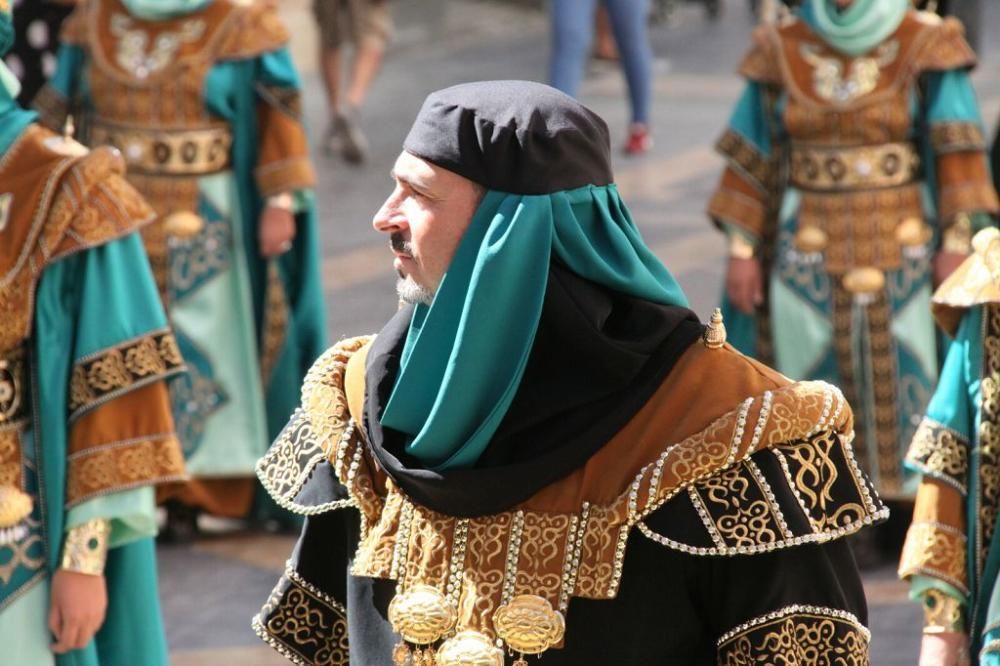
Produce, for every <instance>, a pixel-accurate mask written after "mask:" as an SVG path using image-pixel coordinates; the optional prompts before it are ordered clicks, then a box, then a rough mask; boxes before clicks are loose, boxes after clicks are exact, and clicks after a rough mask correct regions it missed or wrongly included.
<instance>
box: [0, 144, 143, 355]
mask: <svg viewBox="0 0 1000 666" xmlns="http://www.w3.org/2000/svg"><path fill="white" fill-rule="evenodd" d="M59 141H60V139H59V137H57V136H56V135H54V134H53V133H52V132H49V131H48V130H45V129H43V128H41V127H39V126H37V125H32V126H30V127H29V128H28V129H27V130H26V131H25V133H24V134H23V135H22V136H21V138H20V139H18V140H17V142H16V143H15V144H14V145H13V146H12V147H11V148H10V150H8V151H7V153H6V155H4V157H3V159H2V160H0V184H2V185H0V197H4V198H7V199H9V202H8V205H9V211H10V212H9V217H8V218H6V222H5V224H4V225H3V226H2V227H0V352H2V351H4V350H10V349H13V348H14V347H16V346H17V345H19V344H20V343H21V342H22V341H23V340H24V339H25V338H27V337H28V335H29V334H30V332H31V320H32V316H31V313H32V305H33V303H32V301H33V298H34V292H35V286H36V284H37V282H38V279H39V276H40V275H41V272H42V270H43V269H44V268H45V266H46V265H47V264H49V263H50V262H53V261H55V260H57V259H61V258H62V257H65V256H67V255H69V254H72V253H73V252H77V251H80V250H84V249H87V248H89V247H94V246H97V245H101V244H103V243H107V242H109V241H111V240H114V239H116V238H120V237H122V236H125V235H126V234H128V233H131V232H132V231H135V230H136V229H137V228H138V227H140V226H141V225H142V224H144V223H146V222H149V221H151V220H152V211H151V210H150V208H149V207H148V206H147V205H146V203H145V202H144V201H143V199H142V197H140V196H139V194H138V193H137V192H136V191H135V190H134V189H133V188H132V187H131V186H130V185H129V184H128V183H126V182H125V180H124V178H123V174H124V172H125V164H124V162H123V161H122V158H121V155H119V154H118V153H117V152H116V151H113V150H110V149H106V148H102V149H98V150H94V151H92V152H90V153H89V154H86V155H67V154H64V153H62V152H59V151H58V150H56V149H55V148H54V147H53V146H55V145H57V142H59ZM40 174H41V175H40Z"/></svg>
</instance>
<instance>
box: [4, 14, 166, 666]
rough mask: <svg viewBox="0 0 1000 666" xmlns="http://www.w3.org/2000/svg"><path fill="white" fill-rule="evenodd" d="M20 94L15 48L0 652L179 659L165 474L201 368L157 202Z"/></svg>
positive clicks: (38, 663) (47, 658)
mask: <svg viewBox="0 0 1000 666" xmlns="http://www.w3.org/2000/svg"><path fill="white" fill-rule="evenodd" d="M7 2H8V0H0V55H3V54H4V53H6V52H7V50H8V48H9V47H10V45H11V42H12V39H13V36H14V31H13V26H12V23H11V15H10V6H9V5H8V4H7ZM22 6H23V5H22ZM18 88H19V85H18V82H17V79H16V78H15V77H14V76H13V75H12V74H11V72H10V70H8V69H7V68H6V66H5V65H4V64H3V61H2V60H0V275H3V279H2V280H0V646H2V647H0V650H2V651H0V662H3V663H4V664H11V665H12V666H13V665H15V664H16V665H17V666H49V665H53V664H60V665H62V666H125V665H126V664H128V665H131V664H143V665H144V666H166V664H167V646H166V640H165V637H164V631H163V625H162V621H161V617H160V607H159V601H158V596H157V585H156V556H155V550H154V546H153V537H154V535H155V534H156V504H155V492H154V489H153V486H154V484H157V483H162V482H166V481H176V480H178V479H181V478H183V476H184V462H183V461H184V458H183V454H182V453H181V447H180V442H179V441H178V440H177V437H176V435H175V434H174V426H173V422H172V417H171V410H170V398H169V394H168V392H167V386H166V382H167V380H169V379H170V378H171V377H176V376H177V375H178V373H180V372H181V371H182V369H183V366H182V362H181V356H180V354H179V352H178V349H177V343H176V341H175V339H174V337H173V335H172V334H171V332H170V329H169V328H168V326H167V320H166V316H165V315H164V312H163V307H162V306H161V304H160V299H159V297H158V295H157V293H156V284H155V283H154V281H153V276H152V274H151V273H150V270H149V262H148V261H147V260H146V256H145V252H144V250H143V247H142V240H141V239H140V238H139V234H138V233H137V230H138V229H140V228H141V227H144V226H145V225H148V224H149V223H150V222H152V220H153V218H154V214H153V211H152V210H151V209H150V208H149V206H148V205H147V204H146V203H145V202H144V201H143V200H142V197H140V196H139V194H138V193H137V192H136V191H135V190H134V189H133V188H132V187H131V186H130V185H129V184H128V183H127V182H125V179H124V178H123V176H122V174H123V173H124V171H125V164H124V162H123V160H122V158H121V156H120V155H118V154H117V153H115V152H114V151H112V150H110V149H107V148H98V149H96V150H94V151H92V152H88V151H87V150H86V149H85V148H84V147H83V146H81V145H80V144H79V143H76V142H75V141H74V140H73V139H72V138H70V137H68V136H67V137H60V136H58V135H56V134H53V133H52V132H49V131H48V130H46V129H44V128H42V127H41V126H39V125H37V124H36V123H35V122H34V121H35V114H34V113H31V112H29V111H26V110H24V108H23V107H21V106H20V105H19V104H18V103H17V102H16V99H15V98H16V97H17V94H18V92H19V90H18Z"/></svg>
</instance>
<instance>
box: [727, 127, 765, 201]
mask: <svg viewBox="0 0 1000 666" xmlns="http://www.w3.org/2000/svg"><path fill="white" fill-rule="evenodd" d="M715 149H716V150H717V151H718V152H719V154H721V155H722V156H723V157H725V158H726V160H727V161H728V162H729V164H730V166H732V167H733V168H734V169H736V170H737V172H739V173H740V174H741V175H743V176H744V177H745V178H746V179H747V180H748V181H749V182H751V183H753V184H754V185H755V186H756V187H757V188H758V189H759V190H760V191H761V192H763V193H767V192H770V190H771V188H773V187H774V185H775V176H776V175H775V165H774V161H773V160H771V159H770V158H769V157H768V156H767V155H765V154H764V153H763V152H761V151H760V149H758V148H757V147H756V146H754V145H753V144H752V143H750V141H749V140H747V139H746V138H745V137H743V136H742V135H740V134H739V133H738V132H735V131H733V130H731V129H727V130H726V131H725V132H724V133H723V135H722V136H721V137H720V138H719V140H718V142H717V143H716V144H715Z"/></svg>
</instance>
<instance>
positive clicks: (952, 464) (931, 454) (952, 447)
mask: <svg viewBox="0 0 1000 666" xmlns="http://www.w3.org/2000/svg"><path fill="white" fill-rule="evenodd" d="M906 462H908V463H909V464H911V465H913V466H914V467H916V468H918V469H919V470H920V472H921V473H922V474H925V475H927V476H930V477H933V478H935V479H938V480H939V481H944V482H945V483H947V484H949V485H950V486H952V487H954V488H956V489H957V490H958V491H959V492H960V493H962V494H963V495H965V494H966V492H967V489H966V482H965V480H966V477H967V475H968V473H969V441H968V440H967V439H966V438H965V437H963V436H962V435H960V434H959V433H958V432H956V431H954V430H952V429H951V428H949V427H947V426H945V425H943V424H941V423H938V422H937V421H934V420H933V419H929V418H926V417H925V418H924V420H923V421H921V422H920V425H919V426H918V427H917V431H916V432H915V433H914V435H913V441H912V442H911V444H910V450H909V451H908V452H907V454H906Z"/></svg>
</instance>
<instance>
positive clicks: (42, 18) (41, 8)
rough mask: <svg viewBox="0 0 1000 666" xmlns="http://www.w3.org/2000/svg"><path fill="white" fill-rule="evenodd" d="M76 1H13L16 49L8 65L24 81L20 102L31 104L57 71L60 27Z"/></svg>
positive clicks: (26, 104) (11, 54)
mask: <svg viewBox="0 0 1000 666" xmlns="http://www.w3.org/2000/svg"><path fill="white" fill-rule="evenodd" d="M76 2H77V0H14V9H15V12H14V34H15V35H16V37H17V38H16V39H15V40H14V48H12V49H11V51H10V53H8V54H7V64H8V65H9V66H10V69H11V71H13V72H14V74H15V75H16V76H17V77H18V79H19V80H20V81H21V94H20V95H19V96H18V98H17V101H18V102H19V103H20V104H21V106H25V107H27V106H30V105H31V101H32V100H33V99H34V98H35V95H36V94H37V93H38V91H39V90H41V89H42V86H43V85H45V82H46V81H47V80H48V78H49V77H50V76H51V75H52V72H54V71H55V67H56V52H57V51H58V50H59V27H60V26H61V25H62V22H63V20H65V18H66V17H67V16H69V13H70V12H71V11H73V5H74V4H76Z"/></svg>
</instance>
